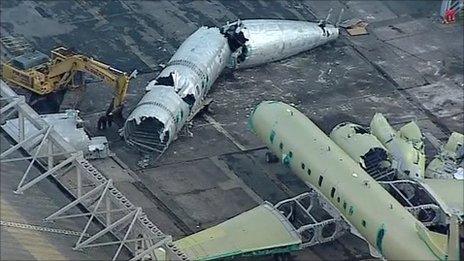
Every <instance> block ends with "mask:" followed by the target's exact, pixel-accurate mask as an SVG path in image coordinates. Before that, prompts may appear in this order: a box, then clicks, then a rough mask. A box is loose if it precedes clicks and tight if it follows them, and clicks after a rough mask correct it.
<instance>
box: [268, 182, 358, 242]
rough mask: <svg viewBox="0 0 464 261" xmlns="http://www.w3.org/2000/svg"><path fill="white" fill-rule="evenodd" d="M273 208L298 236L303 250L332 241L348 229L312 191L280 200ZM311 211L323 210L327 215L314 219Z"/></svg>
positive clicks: (324, 201)
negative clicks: (291, 226) (283, 217)
mask: <svg viewBox="0 0 464 261" xmlns="http://www.w3.org/2000/svg"><path fill="white" fill-rule="evenodd" d="M274 208H275V209H277V210H278V211H280V212H281V213H282V215H283V216H285V218H286V219H287V220H288V221H289V223H290V224H292V225H293V227H294V228H295V230H296V231H297V232H298V233H299V234H300V236H301V239H302V247H303V248H305V247H309V246H313V245H317V244H321V243H326V242H330V241H333V240H335V239H337V238H339V237H340V236H342V235H343V234H345V233H346V232H347V231H349V229H350V225H349V224H348V223H347V222H346V221H345V220H344V219H343V218H342V216H341V215H340V213H339V212H338V210H337V209H335V208H334V207H333V206H332V205H331V204H330V203H329V202H328V201H327V200H326V199H325V198H323V197H322V196H320V195H319V194H318V193H317V192H316V191H315V190H313V189H312V190H311V191H309V192H305V193H302V194H300V195H298V196H295V197H293V198H289V199H285V200H282V201H280V202H278V203H277V204H275V205H274ZM313 210H316V211H318V212H321V210H323V211H325V212H327V214H328V215H325V216H324V217H323V218H321V217H315V215H314V213H312V211H313Z"/></svg>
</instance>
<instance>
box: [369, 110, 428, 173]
mask: <svg viewBox="0 0 464 261" xmlns="http://www.w3.org/2000/svg"><path fill="white" fill-rule="evenodd" d="M370 128H371V133H372V134H374V136H376V137H377V139H379V141H380V142H381V143H382V144H383V145H384V146H385V147H386V148H387V149H388V151H389V152H390V154H391V155H392V158H393V159H394V160H396V161H397V163H398V165H397V166H396V167H395V166H394V167H395V168H396V169H398V170H399V171H398V174H399V175H400V178H413V179H423V178H424V176H425V161H426V159H425V152H424V143H423V140H422V134H421V132H420V129H419V127H418V126H417V124H416V123H414V122H410V123H408V124H406V125H404V126H403V127H402V128H401V129H400V130H399V131H398V132H395V130H394V129H393V128H392V127H391V126H390V124H389V123H388V121H387V119H386V118H385V117H384V116H383V115H382V114H381V113H376V114H375V115H374V117H373V118H372V121H371V124H370Z"/></svg>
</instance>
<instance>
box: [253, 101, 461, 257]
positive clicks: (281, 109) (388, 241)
mask: <svg viewBox="0 0 464 261" xmlns="http://www.w3.org/2000/svg"><path fill="white" fill-rule="evenodd" d="M250 127H251V129H252V131H253V132H254V133H255V134H256V135H257V136H258V137H259V138H260V139H261V140H262V141H263V142H265V143H266V145H267V146H268V148H269V149H270V150H271V151H272V152H273V153H274V154H275V155H277V156H278V157H279V158H280V159H281V160H282V163H283V164H285V165H287V166H288V167H290V168H291V169H292V171H293V172H294V173H296V174H297V175H298V176H299V177H300V178H301V179H302V180H303V181H304V182H306V183H307V184H308V185H309V186H310V187H313V188H315V189H316V190H317V191H318V192H319V193H321V194H322V195H324V196H325V197H326V198H327V199H328V200H329V201H330V203H331V204H333V206H335V207H336V208H337V209H338V210H339V211H340V213H341V214H342V215H343V216H344V218H345V219H346V220H347V221H349V222H350V223H351V225H352V226H353V227H355V228H356V230H357V231H359V233H360V234H361V235H362V236H363V237H364V238H365V239H366V240H367V241H368V242H369V243H370V245H371V246H373V247H375V249H376V250H377V251H378V252H379V253H380V254H381V255H382V256H384V257H386V258H387V259H392V260H436V259H438V260H445V259H447V258H451V257H453V258H455V257H459V253H456V252H457V251H458V250H457V249H456V248H453V247H452V246H453V245H455V244H452V242H455V241H456V240H459V238H456V237H455V236H452V237H449V238H447V236H446V235H443V234H438V233H435V232H433V231H430V230H428V229H427V228H426V227H425V226H424V225H423V224H422V223H421V222H419V221H418V220H417V219H416V218H415V217H414V216H413V215H411V213H410V212H409V211H408V210H407V209H406V208H405V207H403V206H402V205H401V204H400V203H399V202H398V201H397V200H396V199H395V198H394V197H393V196H392V195H390V194H389V193H388V192H387V191H386V190H385V189H384V188H383V187H382V186H381V185H380V184H379V183H378V182H377V181H376V180H375V179H373V178H372V177H371V176H370V175H369V174H368V173H366V171H365V170H364V169H363V168H362V165H360V164H359V163H357V162H355V161H354V160H353V159H352V158H351V157H350V156H349V155H348V154H347V153H346V152H345V151H344V150H343V149H342V148H340V147H339V146H338V145H337V144H336V143H334V142H333V141H332V140H331V139H330V138H328V137H327V135H325V133H323V132H322V131H321V130H320V129H319V128H318V127H317V126H316V125H315V124H314V123H313V122H312V121H311V120H309V119H308V118H307V117H306V116H305V115H303V114H302V113H301V112H299V111H298V110H296V109H295V108H293V107H291V106H289V105H286V104H284V103H281V102H262V103H261V104H260V105H259V106H258V107H256V109H255V111H254V112H253V113H252V115H251V116H250ZM360 131H362V130H360ZM367 145H368V144H367ZM373 145H375V144H373ZM364 147H365V148H366V149H367V148H369V146H364ZM371 147H372V146H371ZM374 147H378V148H380V149H382V147H381V145H380V144H376V145H375V146H374ZM352 154H353V153H352ZM353 155H355V154H353ZM454 234H455V233H453V234H452V235H454ZM450 235H451V234H450ZM447 241H448V242H450V243H448V247H447V244H446V242H447ZM449 246H451V247H449Z"/></svg>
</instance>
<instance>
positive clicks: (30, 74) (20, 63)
mask: <svg viewBox="0 0 464 261" xmlns="http://www.w3.org/2000/svg"><path fill="white" fill-rule="evenodd" d="M45 57H47V56H46V55H44V54H42V53H40V52H37V51H35V52H33V53H28V54H24V55H21V56H18V57H15V58H13V59H12V60H10V61H9V62H6V63H3V64H2V77H3V78H4V79H5V80H7V81H10V82H13V83H15V84H17V85H19V86H21V87H23V88H26V89H28V90H31V91H33V92H35V93H37V94H39V95H46V94H48V93H51V92H54V91H57V90H59V89H61V88H63V87H64V86H70V85H73V86H75V85H76V83H74V79H75V75H76V73H88V74H91V75H92V76H94V77H97V78H99V79H101V80H102V81H103V82H105V83H106V84H107V85H110V86H111V87H113V88H114V91H115V95H114V99H113V101H112V103H111V108H109V110H108V114H113V113H114V112H116V111H120V110H121V109H122V106H123V103H124V99H125V96H126V92H127V88H128V86H129V80H130V76H128V75H127V74H126V73H125V72H122V71H120V70H117V69H115V68H113V67H111V66H109V65H107V64H105V63H102V62H100V61H97V60H95V59H93V58H92V57H88V56H85V55H82V54H77V53H74V52H73V51H71V50H69V49H67V48H65V47H58V48H55V49H53V50H52V51H51V58H50V59H45ZM47 58H48V57H47ZM38 61H39V62H38ZM77 85H79V84H77Z"/></svg>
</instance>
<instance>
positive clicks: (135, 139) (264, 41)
mask: <svg viewBox="0 0 464 261" xmlns="http://www.w3.org/2000/svg"><path fill="white" fill-rule="evenodd" d="M337 37H338V28H336V27H334V26H333V25H326V24H324V23H312V22H305V21H289V20H264V19H263V20H243V21H237V22H234V23H231V24H227V25H225V26H224V27H222V28H216V27H213V28H207V27H201V28H200V29H198V30H197V31H196V32H194V33H193V34H192V35H190V36H189V37H188V38H187V40H185V41H184V43H183V44H182V45H181V46H180V47H179V49H178V50H177V52H176V53H175V54H174V56H173V57H172V58H171V59H170V60H169V62H168V64H167V66H166V67H165V68H164V69H163V71H162V72H161V73H160V74H159V75H158V77H157V78H155V79H154V80H153V81H151V82H150V83H149V84H148V86H147V87H146V91H147V93H146V94H145V96H144V97H143V98H142V100H141V101H140V102H139V103H138V105H137V106H136V108H135V109H134V110H133V111H132V113H131V114H130V116H129V117H128V119H127V121H126V123H125V125H124V131H123V135H124V138H125V140H126V142H127V143H128V144H130V145H133V146H134V147H136V148H137V149H139V150H141V151H144V152H148V153H162V152H163V151H164V150H165V149H166V148H167V146H168V145H169V144H170V143H171V142H172V141H173V140H174V139H175V138H176V134H177V133H178V131H179V130H180V129H181V128H182V127H183V126H184V124H185V123H186V121H188V120H189V119H191V118H192V117H193V115H194V114H195V113H196V112H198V110H199V109H200V108H201V106H202V105H203V102H204V99H205V97H206V94H207V93H208V91H209V90H210V88H211V86H212V84H213V83H214V81H215V80H216V79H217V77H218V76H219V74H220V73H221V72H222V70H223V69H224V68H225V67H226V66H229V67H231V68H243V67H251V66H257V65H261V64H264V63H268V62H272V61H276V60H280V59H283V58H287V57H290V56H292V55H295V54H298V53H300V52H303V51H307V50H309V49H311V48H314V47H316V46H319V45H321V44H324V43H327V42H328V41H330V40H334V39H336V38H337Z"/></svg>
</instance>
